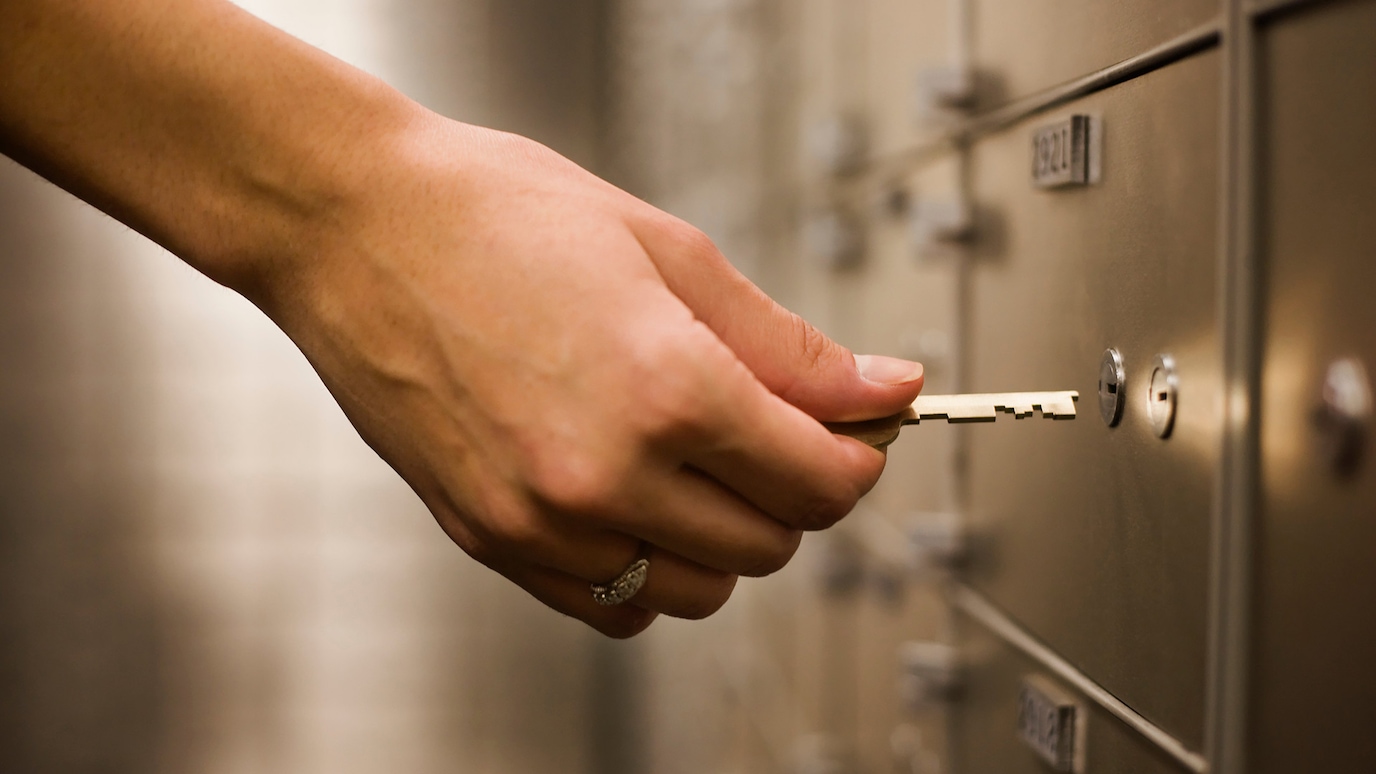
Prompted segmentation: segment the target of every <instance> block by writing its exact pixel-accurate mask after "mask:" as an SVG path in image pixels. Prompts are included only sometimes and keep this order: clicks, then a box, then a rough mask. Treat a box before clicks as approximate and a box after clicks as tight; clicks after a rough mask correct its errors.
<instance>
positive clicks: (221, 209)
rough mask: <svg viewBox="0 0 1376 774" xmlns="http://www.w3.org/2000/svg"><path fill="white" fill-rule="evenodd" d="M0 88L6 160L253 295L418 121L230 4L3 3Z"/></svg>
mask: <svg viewBox="0 0 1376 774" xmlns="http://www.w3.org/2000/svg"><path fill="white" fill-rule="evenodd" d="M0 73H2V74H3V77H0V151H3V152H4V153H5V154H6V155H9V156H11V157H13V158H15V159H16V160H18V161H20V162H21V163H23V164H25V165H27V166H29V167H31V168H33V169H34V170H36V171H38V172H39V173H40V174H42V175H44V176H45V177H48V178H49V179H51V180H53V181H54V182H56V183H58V184H59V185H61V186H62V187H64V188H67V189H68V190H70V191H72V192H73V193H75V194H77V195H78V196H81V197H82V198H84V199H86V200H88V201H90V202H91V203H93V204H95V205H96V206H98V207H100V208H101V209H103V210H105V211H106V212H109V213H110V214H111V215H113V216H115V217H117V218H119V219H120V220H122V221H123V222H125V223H127V224H128V225H130V226H131V227H133V228H134V229H136V230H138V231H140V232H142V233H143V234H145V235H147V236H148V237H150V238H151V239H153V240H154V241H156V242H158V243H160V244H162V245H163V246H165V247H167V248H168V249H169V250H171V251H172V252H174V253H176V254H177V255H179V256H181V257H182V258H184V259H185V260H187V261H188V262H190V263H191V264H192V265H194V266H195V267H196V268H198V269H200V270H201V271H203V272H205V273H207V274H208V275H210V276H211V277H213V278H215V279H217V280H219V281H221V282H224V283H225V284H228V285H231V286H233V287H236V288H238V289H240V290H244V291H248V290H250V288H251V287H253V286H255V285H257V284H259V283H261V282H262V281H263V279H264V278H265V277H266V276H268V275H270V274H272V273H274V272H276V271H281V270H284V269H285V268H286V267H288V266H290V265H291V264H293V263H294V262H296V261H298V260H300V259H301V258H303V257H304V254H308V253H309V252H310V251H311V244H310V243H311V241H312V239H313V236H312V235H313V234H315V233H316V232H318V231H319V230H320V229H322V228H327V227H328V223H329V221H330V219H331V218H332V217H336V216H337V214H338V210H339V205H340V203H341V200H344V199H347V198H348V197H349V196H350V195H351V193H352V192H353V191H356V190H359V189H361V188H363V187H366V186H367V184H368V182H367V178H368V176H369V173H368V169H369V165H370V164H372V163H377V162H378V161H379V160H380V157H381V156H383V155H385V154H384V151H385V149H387V148H388V147H389V145H390V144H391V143H392V142H394V141H395V139H396V138H397V137H399V136H400V135H401V134H402V133H404V132H405V131H406V130H407V128H408V127H409V126H411V125H413V124H414V122H415V121H416V120H417V118H418V117H420V116H423V115H424V111H422V110H420V108H419V107H418V106H416V105H415V104H414V103H412V102H410V101H409V100H407V99H406V98H404V97H403V96H401V95H400V94H399V93H397V92H396V91H394V90H392V89H391V88H389V87H388V86H386V85H385V84H383V83H381V82H380V81H378V80H376V79H374V78H372V77H370V76H368V75H366V74H364V73H361V72H359V71H358V70H355V69H353V68H352V67H349V66H348V65H345V64H344V63H342V62H339V61H337V60H335V59H333V58H331V57H329V56H328V55H326V54H324V53H322V52H320V51H318V50H316V49H313V48H311V47H309V46H307V45H305V44H304V43H301V42H300V41H298V40H296V39H294V38H292V37H290V36H288V35H286V34H284V33H282V32H279V31H278V30H276V29H274V28H272V27H271V26H269V25H267V24H265V23H263V22H261V21H259V20H257V19H255V18H254V17H252V16H251V15H249V14H247V13H246V12H244V11H242V10H240V9H238V8H236V7H234V6H233V5H231V4H229V3H228V2H222V0H122V1H121V2H109V0H7V2H4V3H0Z"/></svg>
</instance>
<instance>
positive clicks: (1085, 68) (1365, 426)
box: [0, 0, 1376, 774]
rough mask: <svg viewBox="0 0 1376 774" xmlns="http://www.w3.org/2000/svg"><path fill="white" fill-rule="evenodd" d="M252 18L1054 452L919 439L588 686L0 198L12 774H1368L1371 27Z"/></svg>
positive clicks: (308, 404)
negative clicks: (667, 229)
mask: <svg viewBox="0 0 1376 774" xmlns="http://www.w3.org/2000/svg"><path fill="white" fill-rule="evenodd" d="M243 5H244V6H245V7H247V8H248V9H249V10H251V11H253V12H254V13H256V14H259V15H261V16H263V17H264V18H266V19H268V20H269V21H270V22H272V23H274V24H278V25H280V26H282V27H284V28H285V29H287V30H288V31H290V32H292V33H293V34H297V35H301V36H302V37H304V38H305V39H307V40H308V41H309V42H311V43H313V44H316V45H320V46H322V47H324V48H326V49H327V50H330V51H331V52H332V53H335V54H336V55H337V56H340V57H341V58H344V59H346V60H347V61H350V62H352V63H355V64H357V65H359V66H361V67H363V68H364V69H366V70H369V71H371V72H374V73H376V74H379V75H381V76H382V77H383V78H384V79H385V80H387V81H388V82H389V83H392V84H393V85H396V86H397V87H398V88H400V89H402V90H403V91H405V92H407V93H408V94H410V95H411V96H413V97H415V98H416V99H418V100H419V101H421V102H423V103H425V104H427V105H428V106H430V107H433V108H435V109H436V110H439V111H440V112H443V113H445V114H446V115H450V116H452V117H456V118H460V119H461V120H466V121H471V122H473V123H479V124H484V125H489V126H496V127H500V128H504V129H509V130H511V131H515V132H518V133H521V134H525V135H528V136H531V137H534V138H535V139H538V140H540V141H541V142H544V143H546V144H548V145H550V146H551V147H553V148H555V149H556V150H558V151H559V152H561V153H563V154H564V155H566V156H569V157H570V158H572V159H574V160H575V161H577V162H578V163H580V164H582V165H583V166H585V167H588V168H589V169H591V170H593V171H594V172H596V173H598V174H599V175H601V176H603V177H606V178H607V179H609V180H610V181H612V182H613V183H615V184H617V185H619V186H621V187H624V188H626V189H627V190H629V191H631V192H632V193H634V194H636V195H638V196H641V197H643V198H645V199H647V200H648V201H650V202H651V203H653V204H655V205H656V206H659V207H662V208H664V209H666V210H668V211H670V212H672V213H674V214H676V215H679V216H680V217H682V218H684V219H685V220H688V221H689V222H691V223H694V224H695V225H697V226H699V227H700V228H702V229H704V230H705V231H706V232H707V233H708V234H709V235H710V236H711V237H712V238H713V240H714V241H715V242H716V243H717V244H718V246H719V247H721V249H722V250H723V252H724V253H725V254H726V255H727V256H728V257H730V258H731V259H732V261H733V262H734V263H735V264H736V265H737V266H738V267H740V268H741V269H742V270H743V271H744V272H745V273H746V274H747V275H748V276H750V277H751V279H753V280H754V281H755V282H756V283H757V284H759V285H760V286H761V287H762V288H763V289H764V290H765V291H766V292H768V293H769V294H770V295H772V296H774V297H775V298H777V299H779V300H780V301H781V302H782V303H784V304H785V305H786V306H788V307H789V308H791V309H793V310H794V311H796V312H798V313H799V314H801V315H802V316H803V317H805V318H807V319H809V320H811V321H813V322H814V323H815V324H817V325H818V326H819V327H820V328H821V329H822V330H824V331H825V332H826V333H827V334H828V335H831V336H833V337H834V338H836V339H837V340H838V341H840V342H841V343H843V344H845V345H846V346H847V347H849V348H851V349H852V350H854V351H856V352H876V353H889V354H893V355H897V356H900V357H906V358H910V359H915V360H919V361H922V362H923V363H924V365H925V366H926V369H927V371H926V372H927V376H926V386H925V388H924V395H926V394H932V395H941V394H957V393H981V394H983V393H1011V392H1025V391H1069V390H1073V391H1076V392H1077V393H1078V400H1077V401H1076V412H1075V416H1074V418H1073V419H1065V418H1059V419H1050V418H1044V417H1043V416H1041V415H1040V414H1041V412H1034V413H1033V415H1032V416H1028V417H1025V418H1017V417H1015V416H1014V415H1013V414H1011V413H1008V412H1000V413H999V415H998V418H997V419H996V420H995V421H992V422H969V423H947V422H944V421H939V420H928V419H924V420H923V421H922V422H921V423H919V424H917V425H915V426H909V427H907V428H906V429H904V430H903V431H902V433H901V434H900V435H899V437H898V439H897V440H896V441H894V442H893V443H892V445H890V446H889V447H888V452H887V453H888V464H887V469H886V472H885V474H884V476H883V478H882V479H881V481H880V483H879V485H878V486H877V487H876V488H875V490H874V491H873V492H872V493H871V494H870V495H868V496H867V497H866V498H864V499H863V500H862V501H861V504H860V506H859V507H858V508H857V509H856V510H855V512H854V513H852V514H851V515H850V516H849V517H847V518H846V519H845V520H843V521H842V522H841V523H840V524H839V525H837V526H836V527H834V528H832V529H830V530H827V531H825V532H821V533H818V534H814V535H809V536H808V537H807V538H806V539H805V541H804V543H803V546H802V549H801V550H800V553H799V555H798V556H797V557H796V559H795V560H794V561H793V562H792V563H791V564H790V565H789V566H788V567H787V568H785V569H784V570H783V571H781V572H779V573H777V574H775V575H772V576H770V577H768V578H763V579H758V580H749V581H743V582H742V583H740V584H739V585H738V587H737V589H736V591H735V593H734V595H733V597H732V600H731V602H730V603H729V604H728V605H727V606H726V607H725V608H723V609H722V610H721V611H719V612H718V613H717V614H715V615H714V616H712V617H711V618H709V619H707V620H704V621H667V620H666V621H661V622H659V623H657V624H656V625H655V626H654V627H653V628H652V629H651V630H649V631H648V632H646V633H645V634H644V635H641V636H640V637H637V638H635V639H633V640H630V641H627V642H612V641H609V640H606V639H604V638H601V637H600V636H598V635H596V634H595V633H593V632H591V631H590V630H587V629H586V628H585V627H582V626H581V625H580V624H577V623H576V622H573V621H568V620H564V619H561V618H559V617H557V616H555V615H554V614H552V613H550V612H549V611H547V610H545V609H544V608H542V607H540V606H539V605H538V604H536V603H534V602H532V601H530V600H529V599H527V598H525V596H524V594H523V593H522V592H520V591H519V590H518V589H514V588H510V587H509V584H506V583H505V581H503V580H502V579H501V578H498V577H496V576H494V575H493V574H492V573H488V572H487V571H486V570H484V569H483V568H481V567H478V566H477V565H476V564H475V563H473V562H471V561H468V560H467V559H466V558H465V557H463V556H461V555H460V554H459V553H458V552H456V551H454V550H453V549H452V546H449V545H448V543H447V541H443V536H442V535H440V534H439V533H438V532H436V531H435V530H434V529H433V527H432V526H431V522H430V519H429V516H428V515H427V514H426V512H425V509H424V507H423V506H421V505H420V504H419V503H418V502H416V501H415V499H414V497H413V495H411V493H410V492H409V490H407V488H406V486H405V485H404V484H403V483H401V482H400V481H399V479H397V478H396V477H395V475H394V474H392V473H391V471H390V470H389V469H387V468H386V466H385V465H384V464H383V463H381V462H380V461H378V460H377V459H376V458H375V457H374V456H373V455H372V454H371V452H370V451H369V450H368V449H367V448H366V447H365V446H364V445H363V444H362V443H361V442H359V440H358V439H357V437H356V436H355V435H354V434H353V431H352V429H351V428H350V426H349V425H348V423H347V422H346V421H345V420H344V418H343V417H342V416H341V415H339V413H338V410H337V409H336V408H335V407H334V404H333V403H332V402H331V401H330V399H329V396H328V394H326V393H325V392H324V391H323V390H322V389H321V388H320V385H319V383H318V381H317V380H315V378H314V374H313V373H311V371H310V369H309V366H307V365H306V364H305V363H304V362H301V361H300V358H299V355H298V354H297V353H296V352H295V350H293V349H292V348H291V346H290V343H289V342H285V341H284V340H282V339H281V337H280V335H279V334H277V333H276V332H275V330H274V329H272V328H271V325H270V324H269V323H267V322H266V321H264V320H262V319H261V317H260V316H259V315H258V314H257V312H256V310H254V309H253V308H252V307H251V305H249V304H248V303H247V302H243V301H242V299H238V298H237V297H231V296H230V295H229V294H228V292H227V291H224V289H222V288H219V287H217V286H213V285H212V284H211V283H209V282H208V281H205V280H203V279H202V278H199V277H197V276H192V275H190V273H188V272H186V271H185V270H184V269H183V268H182V267H180V266H178V265H176V264H175V262H174V261H173V260H172V259H171V258H169V257H168V256H166V255H165V254H164V253H162V252H161V251H160V250H159V249H157V248H155V247H153V246H152V245H151V244H149V243H146V242H144V241H142V240H141V239H140V238H138V237H136V236H133V235H131V234H130V233H128V232H127V230H125V229H123V228H122V227H119V226H117V225H115V224H113V223H112V222H110V221H108V220H107V219H103V218H102V217H100V216H98V215H97V214H95V213H94V211H92V210H90V208H88V207H86V206H85V205H82V204H80V203H79V202H77V201H75V200H74V199H71V198H70V197H67V196H66V195H64V194H61V193H60V192H57V191H56V190H55V189H53V188H52V187H51V186H49V185H47V184H45V183H43V182H42V181H41V180H39V179H38V178H37V177H35V176H34V175H32V174H31V173H29V172H27V171H24V170H23V169H21V168H20V167H18V166H17V165H15V164H11V163H8V162H6V164H5V165H4V168H3V169H2V170H0V233H3V234H4V241H3V244H0V250H3V251H4V258H3V260H0V276H3V283H2V284H3V291H4V295H3V298H4V305H3V309H2V310H0V339H3V340H2V341H0V352H3V358H4V361H3V362H4V363H5V364H6V367H5V374H4V376H3V377H0V387H2V388H3V391H2V392H0V394H2V395H3V396H4V398H3V408H0V412H3V413H2V414H0V415H2V416H3V418H4V422H5V426H6V428H7V430H6V436H7V437H6V438H5V439H4V440H3V441H2V442H3V443H4V444H5V446H4V453H3V463H2V464H0V486H3V490H4V491H5V498H4V501H3V503H4V504H3V506H0V523H3V527H4V530H5V534H6V535H7V537H6V538H5V539H4V540H3V547H2V548H0V552H2V554H0V555H3V556H4V557H5V559H4V562H3V564H4V578H3V580H0V609H3V611H4V615H3V616H2V617H3V618H4V620H5V626H4V629H5V636H4V637H3V638H0V686H3V687H0V719H2V720H0V725H3V728H0V770H3V771H16V772H21V771H25V772H26V771H54V772H66V771H115V772H123V771H153V770H157V771H162V770H175V771H185V770H207V771H209V770H214V771H292V772H300V771H317V770H318V771H330V772H354V771H358V772H363V771H380V770H388V771H408V772H409V771H436V772H440V771H444V772H450V771H455V772H470V771H471V772H531V771H585V772H593V773H596V774H620V773H621V772H695V773H696V772H723V773H725V772H737V773H740V774H746V773H755V772H759V773H765V772H781V773H787V774H823V773H825V774H850V773H852V772H853V773H856V774H859V773H862V772H863V773H865V774H878V773H880V772H884V773H888V772H902V773H903V774H934V773H935V772H953V773H955V774H960V773H963V772H971V773H983V772H1001V773H1002V772H1028V773H1029V774H1030V773H1035V772H1055V771H1063V772H1088V773H1089V774H1094V773H1095V772H1200V773H1202V772H1218V773H1220V774H1223V773H1227V774H1241V773H1243V772H1258V773H1260V772H1296V771H1306V772H1307V771H1312V772H1369V771H1376V734H1373V733H1372V732H1371V731H1370V729H1369V726H1371V724H1372V721H1373V720H1376V711H1373V709H1372V708H1373V706H1376V615H1373V612H1372V610H1373V606H1372V604H1371V599H1372V597H1373V593H1376V460H1373V459H1372V455H1373V449H1372V448H1371V445H1372V441H1371V438H1370V436H1371V434H1372V433H1373V432H1376V426H1374V425H1373V419H1372V411H1373V405H1372V401H1373V398H1372V385H1371V378H1372V376H1373V375H1376V306H1373V304H1372V303H1371V296H1372V292H1373V290H1376V218H1374V217H1373V214H1376V149H1373V141H1374V140H1376V1H1373V0H1313V1H1311V2H1300V1H1295V0H1253V1H1252V2H1245V1H1244V0H1216V2H1206V1H1204V0H1164V1H1158V2H1149V1H1148V0H1128V1H1127V2H1119V3H1096V2H1089V1H1088V0H1054V1H1053V0H1020V1H1018V2H1014V0H866V1H865V2H851V1H850V0H702V1H698V2H693V1H690V0H677V1H674V2H671V1H670V0H653V1H652V2H632V1H630V0H587V1H586V2H583V1H580V2H573V3H564V2H554V1H553V0H530V1H529V2H521V3H504V2H497V1H496V0H453V2H444V1H442V0H410V1H406V0H389V1H388V2H382V3H377V4H375V6H376V7H370V8H364V7H363V5H360V6H359V7H357V8H352V7H351V8H347V9H341V8H337V7H333V6H332V5H331V4H328V3H315V2H311V0H299V1H298V2H295V3H279V4H274V3H249V2H246V3H243ZM364 5H366V4H364ZM322 17H327V18H330V19H331V20H332V21H331V23H330V24H325V25H322V24H319V23H317V21H318V19H320V18H322ZM313 20H317V21H313ZM109 256H118V257H119V258H120V260H118V261H111V260H107V257H109ZM399 514H400V515H399ZM340 525H342V527H341V526H340ZM73 599H77V600H80V601H79V602H73V601H72V600H73Z"/></svg>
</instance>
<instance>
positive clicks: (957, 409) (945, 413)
mask: <svg viewBox="0 0 1376 774" xmlns="http://www.w3.org/2000/svg"><path fill="white" fill-rule="evenodd" d="M1079 399H1080V393H1079V392H1078V391H1076V390H1061V391H1056V392H991V393H962V394H955V395H920V396H918V398H917V400H915V401H913V403H912V405H911V406H909V407H907V408H906V409H904V410H902V411H900V412H898V413H897V414H894V415H893V416H889V417H884V418H882V419H872V420H869V421H866V422H833V423H829V424H828V425H827V429H829V430H831V431H832V432H833V433H837V434H839V435H847V436H850V437H851V438H855V439H858V440H860V441H863V442H864V443H867V444H869V445H870V446H873V447H874V448H876V449H882V448H884V447H886V446H888V445H889V444H891V443H893V442H894V441H895V440H897V439H898V433H899V431H900V430H902V429H903V425H915V424H918V423H920V422H921V421H922V420H924V419H945V420H946V421H947V422H993V421H994V420H995V419H998V415H999V413H1000V412H1004V413H1009V414H1012V415H1013V416H1014V417H1015V418H1017V419H1023V418H1024V417H1030V416H1032V414H1033V413H1034V412H1035V411H1036V410H1040V411H1041V412H1042V416H1043V417H1046V418H1048V419H1074V418H1075V401H1077V400H1079Z"/></svg>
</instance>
